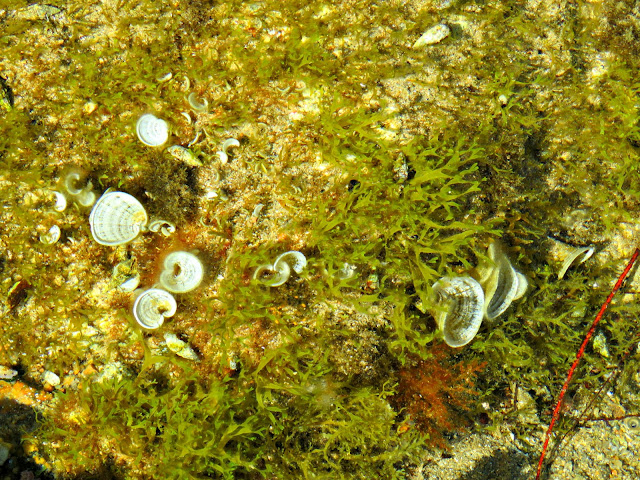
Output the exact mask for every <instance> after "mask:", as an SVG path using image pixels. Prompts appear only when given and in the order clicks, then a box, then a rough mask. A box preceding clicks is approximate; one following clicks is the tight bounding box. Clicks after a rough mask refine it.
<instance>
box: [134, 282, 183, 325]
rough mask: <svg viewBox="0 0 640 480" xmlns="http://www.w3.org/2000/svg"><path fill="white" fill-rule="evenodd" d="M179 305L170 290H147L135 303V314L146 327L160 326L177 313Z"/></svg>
mask: <svg viewBox="0 0 640 480" xmlns="http://www.w3.org/2000/svg"><path fill="white" fill-rule="evenodd" d="M177 308H178V305H177V303H176V299H175V298H173V295H171V294H170V293H169V292H167V291H165V290H162V289H161V288H150V289H149V290H145V291H144V292H142V293H141V294H140V295H138V298H136V301H135V303H134V304H133V316H134V317H135V319H136V321H137V322H138V323H139V324H140V325H141V326H142V327H144V328H147V329H150V330H152V329H155V328H159V327H160V326H161V325H162V324H163V323H164V319H165V318H169V317H171V316H173V315H174V314H175V313H176V310H177Z"/></svg>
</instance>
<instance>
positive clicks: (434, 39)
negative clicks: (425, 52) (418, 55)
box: [411, 23, 451, 50]
mask: <svg viewBox="0 0 640 480" xmlns="http://www.w3.org/2000/svg"><path fill="white" fill-rule="evenodd" d="M450 34H451V29H450V28H449V27H448V26H447V25H445V24H443V23H439V24H437V25H434V26H433V27H431V28H429V29H428V30H427V31H426V32H424V33H423V34H422V35H421V36H420V38H419V39H418V40H416V43H414V44H413V47H411V48H413V49H414V50H417V49H418V48H422V47H425V46H427V45H434V44H436V43H439V42H441V41H442V40H444V39H445V38H447V37H448V36H449V35H450Z"/></svg>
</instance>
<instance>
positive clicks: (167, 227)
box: [148, 220, 176, 237]
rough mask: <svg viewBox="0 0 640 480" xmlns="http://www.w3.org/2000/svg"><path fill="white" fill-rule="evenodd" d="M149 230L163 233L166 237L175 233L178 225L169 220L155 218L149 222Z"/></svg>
mask: <svg viewBox="0 0 640 480" xmlns="http://www.w3.org/2000/svg"><path fill="white" fill-rule="evenodd" d="M148 228H149V231H150V232H153V233H158V232H160V233H162V235H164V236H165V237H168V236H170V235H171V234H172V233H175V231H176V226H175V225H174V224H173V223H171V222H169V221H167V220H153V221H152V222H151V223H150V224H149V227H148Z"/></svg>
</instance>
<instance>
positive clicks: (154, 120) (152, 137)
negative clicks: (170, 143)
mask: <svg viewBox="0 0 640 480" xmlns="http://www.w3.org/2000/svg"><path fill="white" fill-rule="evenodd" d="M136 133H137V134H138V138H139V139H140V141H141V142H142V143H144V144H145V145H148V146H150V147H159V146H160V145H163V144H164V143H166V141H167V140H168V139H169V124H168V123H167V122H165V121H164V120H162V119H161V118H158V117H156V116H155V115H152V114H151V113H145V114H144V115H142V116H141V117H140V118H139V119H138V123H136Z"/></svg>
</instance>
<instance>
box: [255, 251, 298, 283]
mask: <svg viewBox="0 0 640 480" xmlns="http://www.w3.org/2000/svg"><path fill="white" fill-rule="evenodd" d="M306 266H307V258H306V257H305V256H304V255H303V254H302V253H301V252H298V251H295V250H291V251H288V252H285V253H283V254H282V255H280V256H279V257H278V258H276V261H275V262H273V265H260V266H259V267H258V268H256V271H255V272H254V273H253V279H254V280H257V281H259V282H260V283H262V284H264V285H267V286H269V287H279V286H280V285H282V284H283V283H285V282H286V281H287V280H289V277H290V276H291V269H292V268H293V270H294V271H295V272H296V273H298V274H300V273H302V270H304V267H306Z"/></svg>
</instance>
